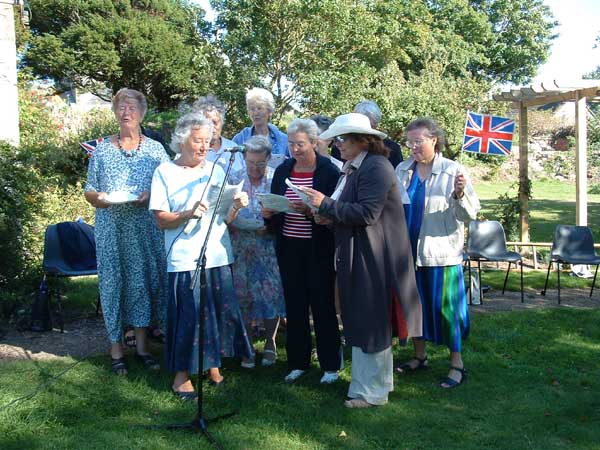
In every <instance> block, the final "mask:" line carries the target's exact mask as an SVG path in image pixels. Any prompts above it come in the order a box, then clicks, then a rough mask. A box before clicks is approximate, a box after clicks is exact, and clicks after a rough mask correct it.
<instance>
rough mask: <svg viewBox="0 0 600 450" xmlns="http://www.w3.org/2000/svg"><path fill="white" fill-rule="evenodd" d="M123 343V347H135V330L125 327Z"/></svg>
mask: <svg viewBox="0 0 600 450" xmlns="http://www.w3.org/2000/svg"><path fill="white" fill-rule="evenodd" d="M128 333H131V334H128ZM123 344H125V347H129V348H135V346H136V344H137V342H136V340H135V332H134V331H133V328H127V329H126V330H125V335H124V336H123Z"/></svg>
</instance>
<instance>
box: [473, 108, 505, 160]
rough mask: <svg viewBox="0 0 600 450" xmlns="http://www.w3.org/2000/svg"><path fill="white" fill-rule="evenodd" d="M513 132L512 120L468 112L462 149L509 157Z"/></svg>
mask: <svg viewBox="0 0 600 450" xmlns="http://www.w3.org/2000/svg"><path fill="white" fill-rule="evenodd" d="M514 131H515V121H514V120H513V119H507V118H505V117H498V116H492V115H489V114H476V113H473V112H471V111H468V112H467V122H466V124H465V138H464V140H463V146H462V149H463V150H464V151H465V152H473V153H485V154H488V155H502V156H506V155H510V150H511V148H512V139H513V133H514Z"/></svg>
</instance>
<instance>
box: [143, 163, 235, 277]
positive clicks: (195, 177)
mask: <svg viewBox="0 0 600 450" xmlns="http://www.w3.org/2000/svg"><path fill="white" fill-rule="evenodd" d="M213 167H214V171H213ZM211 171H213V172H212V179H210V175H211ZM224 178H225V173H224V172H223V169H221V167H219V166H218V165H214V164H213V163H211V162H208V161H207V162H206V163H205V166H204V167H203V168H202V169H201V170H195V169H189V168H185V167H182V166H178V165H177V164H175V163H174V162H172V161H169V162H166V163H163V164H161V165H160V166H158V168H157V169H156V171H155V172H154V176H153V178H152V191H151V195H150V205H149V208H150V209H151V210H154V211H167V212H177V211H185V210H188V209H191V208H192V207H193V206H194V204H195V203H196V202H197V201H198V200H200V198H201V196H202V194H203V192H204V189H205V187H206V186H207V183H208V182H209V180H210V184H211V185H212V184H219V185H220V184H222V183H223V179H224ZM205 197H206V194H205ZM209 222H210V216H209V215H204V216H203V217H202V219H201V220H200V221H199V223H198V225H196V227H195V228H194V229H193V231H192V232H191V233H190V234H185V233H183V232H182V230H183V228H184V224H182V225H180V226H179V227H177V228H173V229H170V230H165V251H166V252H167V253H168V254H167V265H168V267H167V270H168V271H169V272H185V271H188V270H194V269H195V268H196V262H197V259H198V256H200V249H201V247H202V244H203V243H204V238H205V237H206V232H207V231H208V225H209ZM180 233H181V234H180ZM177 236H179V237H177ZM171 246H172V248H171ZM169 250H170V252H169ZM231 263H233V252H232V249H231V241H230V239H229V233H228V231H227V224H226V223H225V221H224V220H219V218H217V220H216V221H215V223H214V225H213V229H212V231H211V236H210V240H209V243H208V248H207V250H206V268H207V269H210V268H213V267H220V266H225V265H229V264H231Z"/></svg>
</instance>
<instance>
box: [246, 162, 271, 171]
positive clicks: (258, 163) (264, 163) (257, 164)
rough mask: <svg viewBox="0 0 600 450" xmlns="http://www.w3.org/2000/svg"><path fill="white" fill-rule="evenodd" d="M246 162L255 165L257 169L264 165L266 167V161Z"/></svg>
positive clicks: (262, 167)
mask: <svg viewBox="0 0 600 450" xmlns="http://www.w3.org/2000/svg"><path fill="white" fill-rule="evenodd" d="M246 164H247V165H249V166H252V167H256V168H257V169H264V168H265V167H267V163H266V162H254V161H246Z"/></svg>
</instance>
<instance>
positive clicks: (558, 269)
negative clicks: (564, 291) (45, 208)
mask: <svg viewBox="0 0 600 450" xmlns="http://www.w3.org/2000/svg"><path fill="white" fill-rule="evenodd" d="M556 267H557V273H558V304H559V305H560V262H558V261H556Z"/></svg>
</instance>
